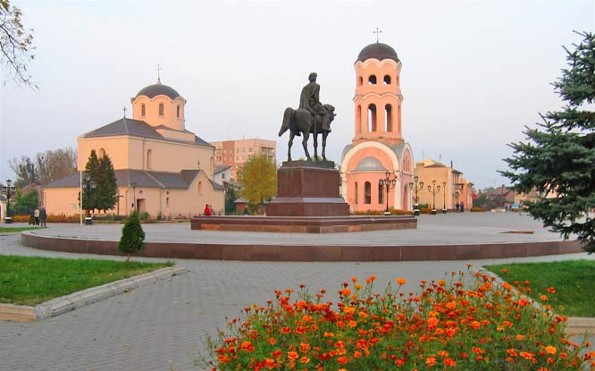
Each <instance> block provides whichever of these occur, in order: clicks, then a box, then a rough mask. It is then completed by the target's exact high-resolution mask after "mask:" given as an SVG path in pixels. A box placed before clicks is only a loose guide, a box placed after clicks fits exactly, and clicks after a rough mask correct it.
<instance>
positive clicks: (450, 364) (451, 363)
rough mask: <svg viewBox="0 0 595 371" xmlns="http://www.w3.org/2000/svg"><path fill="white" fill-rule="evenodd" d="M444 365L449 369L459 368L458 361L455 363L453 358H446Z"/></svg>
mask: <svg viewBox="0 0 595 371" xmlns="http://www.w3.org/2000/svg"><path fill="white" fill-rule="evenodd" d="M444 365H445V366H447V367H456V366H457V361H455V360H454V359H452V358H448V357H447V358H444Z"/></svg>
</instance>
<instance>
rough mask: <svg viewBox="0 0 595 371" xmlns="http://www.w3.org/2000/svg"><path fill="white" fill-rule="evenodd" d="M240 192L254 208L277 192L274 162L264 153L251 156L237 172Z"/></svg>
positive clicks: (260, 205) (261, 204)
mask: <svg viewBox="0 0 595 371" xmlns="http://www.w3.org/2000/svg"><path fill="white" fill-rule="evenodd" d="M238 182H239V184H240V186H241V191H240V194H241V195H242V197H243V198H245V199H246V201H248V203H249V204H250V205H251V206H252V207H254V208H260V207H262V206H263V205H264V203H265V202H267V201H270V200H271V198H273V196H275V194H276V192H277V171H276V167H275V164H274V163H272V162H271V160H270V159H269V158H268V157H267V156H264V155H259V156H252V157H250V159H249V160H248V161H247V162H246V163H245V164H244V166H243V167H242V169H241V170H240V171H239V174H238Z"/></svg>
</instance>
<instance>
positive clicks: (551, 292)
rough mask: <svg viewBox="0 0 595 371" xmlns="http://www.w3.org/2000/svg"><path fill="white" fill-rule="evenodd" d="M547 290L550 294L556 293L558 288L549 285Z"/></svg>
mask: <svg viewBox="0 0 595 371" xmlns="http://www.w3.org/2000/svg"><path fill="white" fill-rule="evenodd" d="M547 291H548V292H549V293H550V294H555V293H556V289H555V288H553V287H548V288H547Z"/></svg>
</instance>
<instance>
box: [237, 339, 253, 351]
mask: <svg viewBox="0 0 595 371" xmlns="http://www.w3.org/2000/svg"><path fill="white" fill-rule="evenodd" d="M240 347H241V348H242V349H243V350H245V351H246V352H250V353H252V352H254V345H252V343H251V342H249V341H243V342H242V345H241V346H240Z"/></svg>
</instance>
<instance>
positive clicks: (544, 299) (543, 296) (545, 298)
mask: <svg viewBox="0 0 595 371" xmlns="http://www.w3.org/2000/svg"><path fill="white" fill-rule="evenodd" d="M539 299H541V301H547V296H545V295H541V296H540V297H539Z"/></svg>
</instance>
